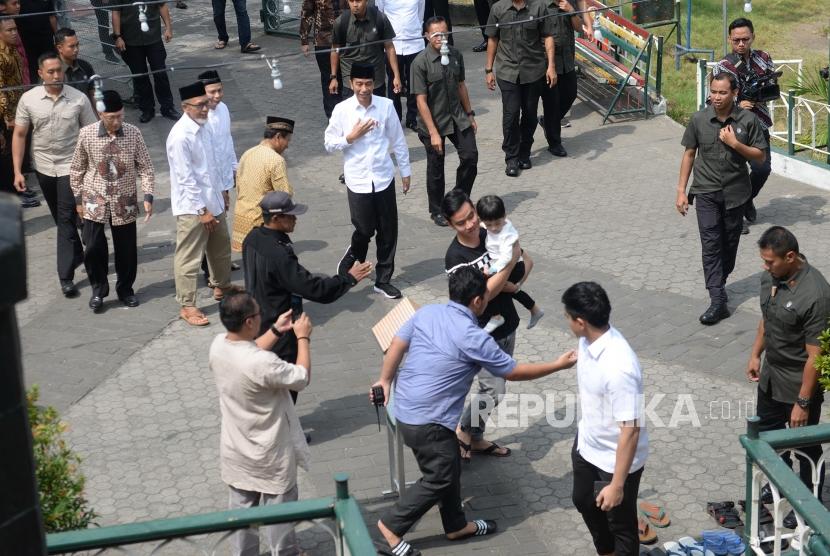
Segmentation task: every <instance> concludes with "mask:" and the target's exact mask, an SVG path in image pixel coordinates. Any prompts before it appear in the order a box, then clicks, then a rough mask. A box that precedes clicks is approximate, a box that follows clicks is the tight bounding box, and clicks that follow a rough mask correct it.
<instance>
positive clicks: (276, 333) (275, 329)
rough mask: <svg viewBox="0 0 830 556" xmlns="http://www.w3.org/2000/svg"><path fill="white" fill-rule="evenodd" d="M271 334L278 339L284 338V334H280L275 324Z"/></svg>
mask: <svg viewBox="0 0 830 556" xmlns="http://www.w3.org/2000/svg"><path fill="white" fill-rule="evenodd" d="M271 332H272V333H273V334H274V336H276V337H277V338H279V337H281V336H282V334H280V331H279V330H277V327H276V326H274V325H273V324H272V325H271Z"/></svg>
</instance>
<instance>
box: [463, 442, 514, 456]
mask: <svg viewBox="0 0 830 556" xmlns="http://www.w3.org/2000/svg"><path fill="white" fill-rule="evenodd" d="M499 448H501V446H499V445H498V444H496V443H495V442H491V443H490V445H489V446H487V447H486V448H484V449H483V450H476V449H473V450H472V453H474V454H481V455H482V456H493V457H495V458H506V457H507V456H509V455H510V454H511V451H510V448H507V447H505V448H504V450H505V452H504V453H500V452H497V451H496V450H498V449H499Z"/></svg>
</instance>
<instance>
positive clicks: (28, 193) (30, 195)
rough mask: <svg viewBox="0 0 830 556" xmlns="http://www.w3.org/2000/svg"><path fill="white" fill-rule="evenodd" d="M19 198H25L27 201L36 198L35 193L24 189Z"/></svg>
mask: <svg viewBox="0 0 830 556" xmlns="http://www.w3.org/2000/svg"><path fill="white" fill-rule="evenodd" d="M20 196H21V197H26V198H27V199H36V198H37V191H34V190H32V189H24V190H23V191H21V192H20Z"/></svg>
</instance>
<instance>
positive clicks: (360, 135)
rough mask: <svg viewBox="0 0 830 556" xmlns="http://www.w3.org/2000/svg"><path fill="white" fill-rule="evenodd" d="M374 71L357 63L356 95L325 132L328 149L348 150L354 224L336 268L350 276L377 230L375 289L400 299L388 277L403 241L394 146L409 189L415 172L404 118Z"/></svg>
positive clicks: (346, 167)
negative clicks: (379, 90) (380, 89)
mask: <svg viewBox="0 0 830 556" xmlns="http://www.w3.org/2000/svg"><path fill="white" fill-rule="evenodd" d="M374 77H375V69H374V67H373V66H370V65H366V64H354V65H353V66H352V69H351V76H350V83H351V86H352V90H353V91H354V96H353V97H350V98H348V99H346V100H344V101H343V102H341V103H339V104H338V105H337V106H335V107H334V111H333V112H332V114H331V120H329V125H328V127H327V128H326V133H325V146H326V150H327V151H328V152H334V151H343V175H344V178H345V182H346V187H347V188H348V192H347V193H348V199H349V212H350V214H351V219H352V225H353V226H354V228H355V230H354V233H353V234H352V242H351V244H350V245H349V247H348V248H347V249H346V253H345V254H344V255H343V258H342V259H341V260H340V264H339V265H338V267H337V272H338V274H340V275H343V276H345V274H346V273H348V271H349V269H350V268H351V267H352V265H354V263H355V261H360V262H363V261H365V260H366V254H367V253H368V251H369V241H370V240H371V239H372V236H373V235H375V233H377V238H376V242H377V257H378V262H377V264H376V265H375V291H376V292H377V293H380V294H383V295H385V296H386V297H387V298H389V299H397V298H399V297H401V292H400V290H398V288H396V287H395V286H393V285H392V284H390V283H389V281H390V280H391V278H392V273H393V272H394V270H395V248H396V246H397V243H398V205H397V201H396V200H395V164H394V163H393V162H392V157H390V156H389V151H390V149H391V150H392V151H394V153H395V160H396V161H397V163H398V168H399V169H400V173H401V182H402V185H403V193H404V195H406V193H407V192H408V191H409V178H410V175H411V174H412V172H411V170H410V168H409V150H408V148H407V146H406V140H405V139H404V136H403V128H402V127H401V123H400V120H399V119H398V118H397V115H396V114H395V109H394V107H393V106H392V101H391V100H389V99H388V98H383V97H379V96H376V95H373V94H372V89H373V87H374Z"/></svg>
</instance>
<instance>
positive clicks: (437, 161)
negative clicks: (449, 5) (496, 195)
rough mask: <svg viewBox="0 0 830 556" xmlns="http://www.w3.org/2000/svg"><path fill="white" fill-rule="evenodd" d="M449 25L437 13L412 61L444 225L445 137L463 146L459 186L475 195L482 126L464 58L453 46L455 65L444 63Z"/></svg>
mask: <svg viewBox="0 0 830 556" xmlns="http://www.w3.org/2000/svg"><path fill="white" fill-rule="evenodd" d="M448 30H449V29H448V27H447V21H446V20H445V19H444V18H443V17H441V16H433V17H431V18H429V19H427V21H426V23H424V34H425V36H426V38H427V41H429V44H428V45H427V47H426V48H425V49H424V50H422V51H421V52H419V53H418V55H417V56H416V57H415V60H413V62H412V81H411V82H412V93H414V94H415V95H416V97H417V103H418V138H419V139H420V140H421V143H423V144H424V147H425V148H426V150H427V198H428V200H429V214H430V218H432V221H433V222H435V223H436V224H437V225H439V226H446V225H447V219H446V218H444V215H443V214H441V202H442V201H443V199H444V189H445V181H444V138H445V137H446V138H449V140H450V141H452V144H453V145H455V149H456V151H458V170H457V171H456V173H455V187H456V188H459V189H461V190H462V191H464V193H466V194H467V196H469V195H470V192H471V191H472V189H473V182H474V181H475V179H476V175H477V174H478V147H477V146H476V131H477V129H478V125H477V124H476V120H475V112H473V109H472V107H471V106H470V95H469V94H468V92H467V84H466V83H465V81H464V57H463V56H462V55H461V52H459V51H458V50H457V49H456V48H455V47H453V46H450V47H449V49H450V53H449V64H447V65H446V66H444V65H442V64H441V52H440V50H441V40H442V38H443V37H444V36H445V34H446V33H447V32H448Z"/></svg>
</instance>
